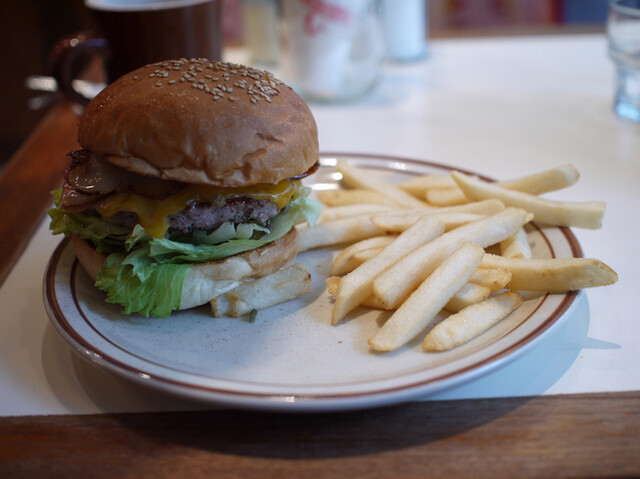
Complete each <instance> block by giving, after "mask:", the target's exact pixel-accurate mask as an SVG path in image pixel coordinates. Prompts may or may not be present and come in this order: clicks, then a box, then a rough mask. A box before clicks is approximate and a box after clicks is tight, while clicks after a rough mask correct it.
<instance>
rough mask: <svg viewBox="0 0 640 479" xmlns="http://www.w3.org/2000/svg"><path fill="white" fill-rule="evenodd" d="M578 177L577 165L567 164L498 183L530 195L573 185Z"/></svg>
mask: <svg viewBox="0 0 640 479" xmlns="http://www.w3.org/2000/svg"><path fill="white" fill-rule="evenodd" d="M578 178H580V174H579V173H578V170H577V169H576V168H575V166H573V165H571V164H567V165H562V166H558V167H557V168H552V169H550V170H546V171H541V172H539V173H535V174H533V175H528V176H524V177H522V178H516V179H513V180H508V181H499V182H497V183H496V185H498V186H500V187H502V188H505V189H507V190H516V191H522V192H523V193H529V194H530V195H541V194H543V193H548V192H549V191H556V190H560V189H562V188H566V187H568V186H571V185H573V184H575V183H576V182H577V181H578Z"/></svg>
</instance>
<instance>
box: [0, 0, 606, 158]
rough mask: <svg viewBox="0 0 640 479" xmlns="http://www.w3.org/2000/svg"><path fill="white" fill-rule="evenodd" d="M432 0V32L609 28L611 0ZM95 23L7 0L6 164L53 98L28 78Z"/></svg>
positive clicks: (1, 12) (52, 5)
mask: <svg viewBox="0 0 640 479" xmlns="http://www.w3.org/2000/svg"><path fill="white" fill-rule="evenodd" d="M242 1H243V0H223V2H224V5H223V8H224V38H225V42H226V43H227V44H228V45H242V44H243V43H244V41H245V32H244V31H243V19H242ZM254 1H255V0H254ZM398 1H402V0H398ZM425 1H426V2H427V8H428V16H427V17H428V20H427V21H428V27H427V31H428V34H429V37H430V38H448V37H458V36H461V37H464V36H467V37H470V36H489V35H524V34H571V33H581V32H600V31H602V32H604V22H605V19H606V9H607V7H606V4H607V2H606V0H425ZM91 28H92V23H91V18H90V17H89V15H88V13H87V11H86V9H85V7H84V5H83V0H2V2H1V5H0V57H1V60H2V61H1V62H0V108H1V111H2V112H3V114H2V115H0V165H1V164H2V163H4V162H5V161H6V160H7V159H8V158H9V157H10V156H11V155H12V154H13V153H14V152H15V150H16V149H17V148H18V146H19V145H20V143H21V142H22V141H24V139H25V138H26V137H27V136H28V134H29V133H30V131H31V130H32V129H33V128H34V127H35V125H36V124H37V123H38V121H39V120H40V119H41V118H42V116H43V115H44V114H45V113H46V111H47V105H46V104H44V105H42V107H40V108H38V109H30V108H28V102H29V99H30V98H33V97H35V96H38V95H40V94H39V93H37V92H33V91H29V90H28V89H27V87H26V85H25V80H26V78H27V77H28V76H30V75H48V74H49V73H50V70H49V64H48V54H49V50H50V48H51V46H52V45H53V44H54V43H55V42H56V41H57V40H58V39H59V38H60V37H62V36H64V35H65V34H68V33H72V32H77V31H81V30H87V29H91ZM427 61H428V60H427Z"/></svg>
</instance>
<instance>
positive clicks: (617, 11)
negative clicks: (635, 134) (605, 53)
mask: <svg viewBox="0 0 640 479" xmlns="http://www.w3.org/2000/svg"><path fill="white" fill-rule="evenodd" d="M607 38H608V41H609V55H610V56H611V59H612V60H613V62H614V63H615V66H616V73H617V77H616V93H615V101H614V110H615V111H616V113H617V114H618V115H619V116H620V117H622V118H626V119H628V120H632V121H636V122H640V0H611V1H610V2H609V15H608V18H607Z"/></svg>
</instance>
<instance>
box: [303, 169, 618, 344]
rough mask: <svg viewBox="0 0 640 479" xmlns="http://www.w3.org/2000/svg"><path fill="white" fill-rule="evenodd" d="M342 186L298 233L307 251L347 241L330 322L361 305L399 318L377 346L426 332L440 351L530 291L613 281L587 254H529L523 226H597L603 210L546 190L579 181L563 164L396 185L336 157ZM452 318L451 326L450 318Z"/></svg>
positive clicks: (330, 283) (336, 269) (337, 266)
mask: <svg viewBox="0 0 640 479" xmlns="http://www.w3.org/2000/svg"><path fill="white" fill-rule="evenodd" d="M336 169H337V171H338V172H340V173H341V175H342V183H341V186H342V188H341V189H337V190H324V191H320V192H318V195H317V198H318V199H319V200H320V201H321V202H322V203H324V204H325V209H324V211H323V214H322V216H321V217H320V221H319V222H318V223H317V224H316V225H315V226H314V227H306V228H301V229H300V230H299V243H300V251H305V250H309V249H313V248H322V247H328V246H336V245H343V246H344V249H342V250H341V251H340V252H339V254H337V256H336V257H335V258H334V260H333V263H332V265H331V271H330V274H331V276H330V277H329V278H328V279H327V287H328V290H329V293H330V294H331V295H332V296H333V297H334V298H335V302H334V305H333V311H332V318H331V322H332V324H334V325H335V324H338V323H340V322H341V321H342V320H343V319H344V318H345V317H347V315H349V313H351V312H352V311H353V310H355V309H356V308H357V307H359V306H366V307H369V308H375V309H380V310H386V311H392V314H391V316H390V317H389V319H388V320H387V321H386V322H385V323H384V324H383V325H382V327H381V328H380V329H379V330H378V331H377V333H376V334H375V335H374V336H373V337H372V338H369V340H368V343H369V345H370V346H371V348H372V349H373V350H375V351H393V350H396V349H398V348H400V347H402V346H403V345H405V344H407V343H408V342H410V341H412V340H413V339H414V338H416V337H418V336H419V335H420V334H423V335H424V339H423V341H422V349H423V350H425V351H443V350H448V349H451V348H454V347H457V346H459V345H461V344H464V343H466V342H468V341H470V340H471V339H473V338H475V337H477V336H478V335H480V334H481V333H483V332H484V331H486V330H488V329H489V328H491V327H492V326H493V325H495V324H496V323H498V322H499V321H501V320H502V319H504V318H505V317H507V316H508V315H509V314H510V313H512V312H513V311H514V310H515V309H516V308H518V307H519V306H520V305H521V304H522V303H523V299H522V294H521V292H523V291H537V292H541V293H564V292H567V291H575V290H578V289H582V288H588V287H595V286H603V285H608V284H612V283H615V282H616V281H617V278H618V277H617V274H616V273H615V272H614V271H613V270H612V269H611V268H609V267H608V266H607V265H606V264H604V263H603V262H602V261H599V260H597V259H590V258H552V259H536V258H532V251H531V246H530V244H529V241H528V238H527V233H526V231H525V226H526V225H527V224H528V223H529V222H531V221H533V220H535V221H536V223H537V224H544V225H553V226H567V227H583V228H591V229H596V228H599V227H600V226H601V224H602V218H603V215H604V210H605V204H604V203H602V202H566V201H553V200H549V199H545V198H542V197H540V196H539V195H540V194H542V193H547V192H550V191H554V190H558V189H561V188H566V187H568V186H571V185H572V184H574V183H575V182H576V181H577V180H578V177H579V174H578V171H577V170H576V169H575V168H574V167H573V166H571V165H565V166H561V167H558V168H554V169H551V170H547V171H543V172H540V173H537V174H534V175H530V176H526V177H523V178H519V179H514V180H511V181H501V182H487V181H484V180H482V179H480V178H478V177H475V176H472V175H468V174H464V173H461V172H457V171H452V172H451V173H450V175H424V176H416V177H413V178H411V179H409V180H407V181H405V182H403V183H401V184H399V185H394V184H391V183H389V182H386V181H384V180H382V179H380V178H379V177H377V176H376V175H374V174H373V173H371V172H369V171H367V170H363V169H360V168H357V167H355V166H353V165H351V164H349V163H348V162H344V161H339V162H338V163H337V166H336ZM443 318H444V319H443Z"/></svg>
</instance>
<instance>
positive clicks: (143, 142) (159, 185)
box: [49, 59, 320, 317]
mask: <svg viewBox="0 0 640 479" xmlns="http://www.w3.org/2000/svg"><path fill="white" fill-rule="evenodd" d="M78 143H79V144H80V147H81V149H79V150H76V151H73V152H71V153H69V163H68V165H67V167H66V170H65V174H64V182H63V186H62V188H61V189H60V190H58V191H57V192H55V195H54V196H55V201H56V206H55V208H52V209H51V210H50V212H49V214H50V216H51V226H50V228H51V230H52V231H53V233H54V234H61V233H63V234H65V235H67V236H71V237H72V238H73V244H74V248H75V253H76V256H77V257H78V260H79V261H80V263H81V264H82V266H83V267H84V269H85V270H86V271H87V273H89V275H90V276H91V277H92V278H93V279H94V280H95V284H96V286H97V287H98V288H99V289H100V290H102V291H104V292H105V293H106V300H107V301H109V302H112V303H117V304H120V305H122V307H123V312H124V313H125V314H130V313H139V314H142V315H145V316H149V315H151V316H158V317H166V316H169V315H170V314H171V312H172V311H174V310H179V309H187V308H191V307H195V306H198V305H201V304H205V303H207V302H208V301H209V300H211V299H212V298H214V297H216V296H218V295H219V294H222V293H224V292H225V291H227V290H229V289H230V288H232V287H234V286H236V285H237V284H238V283H239V282H241V281H243V280H246V279H251V278H259V277H261V276H265V275H268V274H270V273H273V272H275V271H278V270H280V269H281V268H282V267H283V266H285V265H287V264H289V263H290V262H291V261H292V260H293V259H294V258H295V256H296V254H297V239H296V231H295V228H294V226H295V225H296V224H299V223H302V222H304V221H308V222H310V223H314V222H315V220H316V219H317V217H318V215H319V210H320V207H319V205H318V204H317V203H316V202H314V201H312V200H310V199H309V197H308V194H309V189H308V188H307V187H305V186H303V184H302V181H301V179H302V178H304V177H305V176H306V175H309V174H311V173H312V172H313V171H314V170H315V168H317V165H318V133H317V127H316V123H315V121H314V118H313V116H312V114H311V112H310V110H309V108H308V106H307V105H306V104H305V102H304V101H303V100H302V99H301V98H300V97H299V96H298V95H297V94H296V93H295V92H294V91H293V90H292V89H291V88H290V87H288V86H287V85H285V84H284V83H283V82H282V81H280V80H278V79H277V78H275V77H274V76H273V75H272V74H271V73H269V72H266V71H262V70H257V69H254V68H249V67H245V66H242V65H235V64H230V63H224V62H212V61H209V60H207V59H178V60H169V61H165V62H159V63H155V64H152V65H147V66H144V67H142V68H139V69H137V70H135V71H133V72H130V73H128V74H126V75H124V76H123V77H121V78H119V79H118V80H116V81H115V82H114V83H112V84H111V85H109V86H107V87H106V88H105V89H104V90H103V91H102V92H100V94H98V95H97V96H96V97H95V98H94V99H93V100H92V101H91V102H90V103H89V104H88V105H87V107H86V109H85V110H84V113H83V115H82V117H81V118H80V122H79V126H78Z"/></svg>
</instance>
